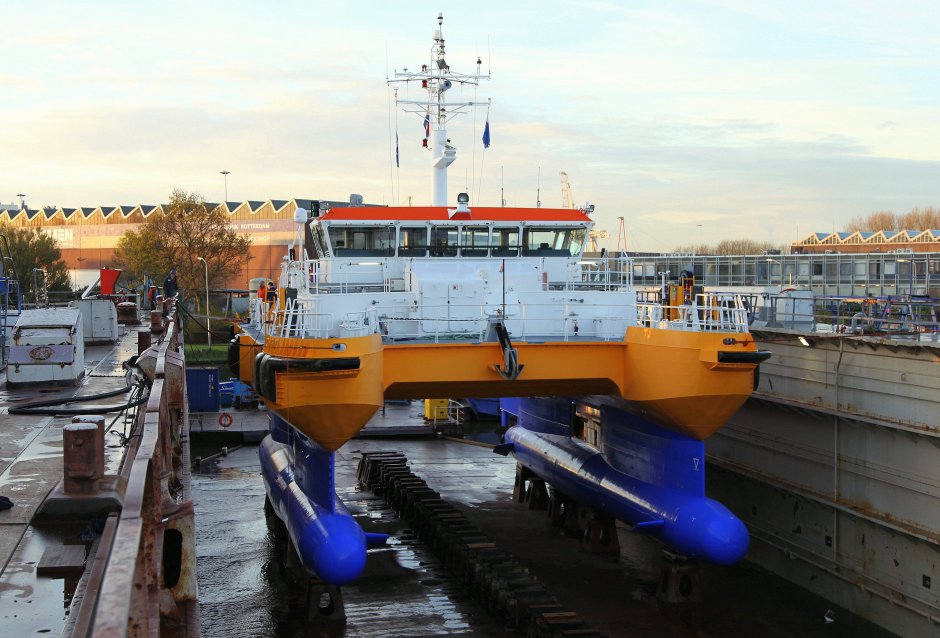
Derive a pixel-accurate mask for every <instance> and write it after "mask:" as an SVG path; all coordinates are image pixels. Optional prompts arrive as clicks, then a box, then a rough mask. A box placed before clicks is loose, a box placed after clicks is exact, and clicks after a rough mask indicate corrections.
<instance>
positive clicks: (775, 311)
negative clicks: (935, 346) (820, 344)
mask: <svg viewBox="0 0 940 638" xmlns="http://www.w3.org/2000/svg"><path fill="white" fill-rule="evenodd" d="M746 297H747V298H748V301H749V306H750V307H751V308H752V310H751V312H750V319H751V325H752V327H758V328H762V327H769V328H785V329H790V330H803V331H806V332H819V333H840V334H879V335H885V336H894V337H898V338H905V339H910V338H914V337H916V338H919V339H932V340H940V302H938V301H937V300H934V299H930V298H926V297H918V296H916V295H914V296H911V295H898V296H889V297H875V296H866V297H816V296H813V295H811V294H809V292H808V291H806V293H805V294H804V295H801V296H794V295H793V294H788V293H784V294H780V295H761V294H753V295H749V296H746Z"/></svg>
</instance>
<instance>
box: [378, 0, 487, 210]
mask: <svg viewBox="0 0 940 638" xmlns="http://www.w3.org/2000/svg"><path fill="white" fill-rule="evenodd" d="M443 25H444V14H442V13H438V14H437V27H438V28H437V29H435V30H434V33H433V35H432V39H433V41H434V43H433V45H432V46H431V60H430V64H422V65H421V68H420V70H419V71H408V69H407V67H406V68H404V69H402V71H400V72H399V71H396V72H395V77H394V78H393V79H391V80H389V81H388V83H389V84H392V83H400V82H404V83H406V85H407V84H408V83H411V82H419V83H420V87H421V88H422V89H424V90H425V91H426V92H427V96H426V99H422V100H409V99H403V100H399V99H397V98H396V103H397V104H399V105H401V106H402V110H404V111H405V112H408V113H414V114H415V115H417V116H418V117H419V118H421V120H422V121H423V122H424V132H425V136H424V142H423V144H424V146H426V147H428V148H429V149H430V150H431V151H432V152H431V167H432V171H431V173H432V182H431V184H432V191H433V195H432V201H431V203H432V205H434V206H446V205H447V167H448V166H450V165H451V164H453V163H454V161H455V160H456V159H457V147H456V146H454V145H453V144H452V143H451V141H450V140H449V139H448V138H447V121H448V119H451V118H453V117H455V116H456V115H459V114H461V113H462V112H465V111H467V110H468V109H470V108H473V107H481V106H487V105H488V103H487V102H482V101H481V102H478V101H475V100H471V101H461V100H460V98H459V97H457V98H456V100H455V101H453V102H452V101H449V100H447V99H446V98H445V93H447V92H448V91H449V90H450V89H451V88H452V87H454V86H455V85H460V87H461V89H463V88H464V87H465V86H466V85H471V86H477V85H479V83H480V80H488V79H490V78H489V75H483V74H482V73H481V72H480V71H481V68H482V60H481V59H480V58H479V57H478V58H477V69H476V73H471V74H466V73H457V72H454V71H451V68H450V65H449V64H448V63H447V61H446V59H445V57H444V53H445V46H444V34H443V30H442V28H443ZM455 93H457V94H459V95H463V92H462V91H451V92H450V93H448V95H453V94H455Z"/></svg>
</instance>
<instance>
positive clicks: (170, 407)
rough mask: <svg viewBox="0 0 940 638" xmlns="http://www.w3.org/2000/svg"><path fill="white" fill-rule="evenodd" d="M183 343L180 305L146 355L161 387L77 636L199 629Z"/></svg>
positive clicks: (138, 429) (144, 418)
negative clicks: (180, 326) (177, 312)
mask: <svg viewBox="0 0 940 638" xmlns="http://www.w3.org/2000/svg"><path fill="white" fill-rule="evenodd" d="M182 346H183V343H182V332H181V331H180V328H179V324H178V323H177V321H176V313H175V310H173V311H171V313H170V314H169V317H168V319H167V321H166V322H165V323H164V331H163V333H162V335H161V336H160V337H159V341H158V342H157V344H156V345H154V346H152V347H151V348H150V349H149V350H147V351H145V352H144V353H142V354H141V356H140V359H139V361H140V365H141V368H142V369H144V370H145V371H148V370H149V371H150V372H148V373H147V374H148V376H150V374H151V373H152V379H151V382H152V384H151V387H150V395H149V399H148V401H147V404H146V406H147V408H146V411H141V412H139V413H138V418H137V420H136V422H135V424H134V430H133V432H132V435H131V437H130V441H131V444H130V445H129V447H128V449H127V452H126V454H125V457H124V460H123V462H122V465H121V469H120V482H121V483H123V484H125V485H126V489H125V492H124V505H123V508H122V509H121V511H120V513H118V514H112V515H111V516H110V517H109V518H108V521H107V523H106V525H105V530H104V532H103V534H102V537H101V540H100V541H99V543H98V552H97V555H96V557H95V559H94V564H93V566H92V568H91V571H90V573H89V575H88V581H89V582H88V586H87V587H86V591H87V592H92V591H97V595H96V596H92V595H86V597H85V598H84V600H83V601H82V603H81V605H80V607H79V610H78V614H77V617H76V620H75V621H74V623H72V624H71V627H70V628H71V631H70V632H69V633H68V634H67V635H68V636H70V637H71V638H79V637H81V638H86V637H90V636H95V637H102V636H103V637H105V638H118V637H120V638H123V637H125V636H161V635H168V636H169V635H173V636H181V635H182V636H199V635H200V628H199V612H198V605H197V602H196V596H197V586H196V569H195V567H196V552H195V521H194V512H193V504H192V500H191V495H190V492H189V463H188V447H189V446H188V441H187V440H186V438H187V436H188V433H187V429H186V424H187V423H188V408H187V404H186V387H185V385H186V381H185V378H186V375H185V361H184V358H183V349H182ZM89 562H91V559H89Z"/></svg>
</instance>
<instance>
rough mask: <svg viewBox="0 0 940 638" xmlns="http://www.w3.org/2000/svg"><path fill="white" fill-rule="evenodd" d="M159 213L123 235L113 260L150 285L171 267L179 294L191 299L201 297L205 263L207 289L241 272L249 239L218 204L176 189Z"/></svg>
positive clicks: (203, 290) (203, 291)
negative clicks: (146, 278) (213, 206)
mask: <svg viewBox="0 0 940 638" xmlns="http://www.w3.org/2000/svg"><path fill="white" fill-rule="evenodd" d="M164 213H165V214H164V215H162V216H152V217H151V218H149V219H148V220H147V221H146V222H145V223H144V224H142V225H141V227H140V228H139V229H138V230H137V231H136V232H134V231H130V232H127V233H125V234H124V236H123V237H122V238H121V240H120V241H119V242H118V245H117V248H116V249H115V251H114V257H115V261H116V262H117V263H119V264H120V265H121V266H122V267H123V268H125V269H126V270H127V271H128V273H129V274H130V276H131V277H135V276H136V277H143V276H144V275H145V274H147V275H150V276H151V277H152V278H153V279H154V282H155V284H156V285H158V286H159V285H162V283H163V277H164V276H165V275H166V274H167V273H168V272H169V271H170V269H171V268H176V274H177V278H178V280H179V289H180V294H181V295H183V296H185V297H188V298H190V299H193V300H194V301H196V302H197V303H198V302H199V301H200V300H201V299H204V298H205V297H204V296H203V295H204V294H205V285H206V284H205V270H204V268H205V267H204V266H203V264H202V262H201V261H199V259H198V258H199V257H202V258H203V259H205V260H206V262H207V263H208V265H209V287H210V288H212V286H213V285H219V284H220V283H222V282H224V281H226V280H227V279H228V278H229V277H231V276H233V275H235V274H238V273H239V272H241V270H242V267H243V266H244V265H245V264H246V263H247V262H248V260H249V259H251V256H250V255H249V254H248V249H249V247H250V246H251V240H250V239H248V238H247V237H243V236H241V235H239V234H238V233H236V232H235V231H234V230H232V228H231V227H230V226H229V221H228V216H227V215H226V214H225V212H224V211H223V210H222V209H221V208H216V209H214V210H209V209H208V208H207V207H206V202H205V200H204V199H203V198H202V196H201V195H197V194H196V193H186V192H184V191H182V190H179V189H176V190H174V191H173V193H172V194H171V195H170V203H169V204H168V205H166V206H164Z"/></svg>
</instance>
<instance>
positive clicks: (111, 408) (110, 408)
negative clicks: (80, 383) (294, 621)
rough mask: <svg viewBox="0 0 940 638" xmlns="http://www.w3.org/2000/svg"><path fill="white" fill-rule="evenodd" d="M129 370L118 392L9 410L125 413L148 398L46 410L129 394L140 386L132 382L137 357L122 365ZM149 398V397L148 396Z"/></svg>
mask: <svg viewBox="0 0 940 638" xmlns="http://www.w3.org/2000/svg"><path fill="white" fill-rule="evenodd" d="M122 365H123V366H124V367H125V368H127V372H126V373H125V375H124V377H125V378H126V379H127V385H126V386H124V387H123V388H119V389H117V390H108V391H107V392H99V393H98V394H86V395H82V396H75V397H56V398H54V399H44V400H42V401H32V402H30V403H24V404H22V405H18V406H14V407H11V408H9V409H8V410H7V412H8V413H10V414H39V415H43V416H80V415H83V414H99V413H107V412H123V411H124V410H126V409H128V408H132V407H134V406H138V405H141V404H142V403H145V402H146V400H147V398H146V397H145V398H141V399H137V400H132V401H130V402H128V403H124V404H121V405H100V406H94V407H90V408H56V409H48V410H47V409H44V408H48V407H50V406H60V405H68V404H69V403H82V402H85V401H98V400H100V399H107V398H108V397H114V396H118V395H120V394H127V393H128V392H130V391H131V390H133V389H134V388H135V387H139V386H140V384H139V383H136V382H133V381H131V379H130V377H131V375H132V374H133V370H132V368H134V367H136V366H137V357H136V356H133V357H131V358H130V359H128V360H127V361H125V362H124V363H123V364H122ZM148 396H149V395H148Z"/></svg>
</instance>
